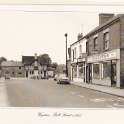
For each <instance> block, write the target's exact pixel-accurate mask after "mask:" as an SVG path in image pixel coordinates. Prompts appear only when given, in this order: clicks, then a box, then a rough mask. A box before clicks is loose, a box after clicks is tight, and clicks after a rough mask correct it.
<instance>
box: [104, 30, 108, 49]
mask: <svg viewBox="0 0 124 124" xmlns="http://www.w3.org/2000/svg"><path fill="white" fill-rule="evenodd" d="M103 40H104V50H108V49H109V32H106V33H104V36H103Z"/></svg>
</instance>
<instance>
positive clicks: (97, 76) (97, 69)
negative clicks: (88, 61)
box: [93, 64, 100, 79]
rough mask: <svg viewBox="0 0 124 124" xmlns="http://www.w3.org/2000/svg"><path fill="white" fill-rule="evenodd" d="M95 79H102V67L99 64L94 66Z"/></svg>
mask: <svg viewBox="0 0 124 124" xmlns="http://www.w3.org/2000/svg"><path fill="white" fill-rule="evenodd" d="M93 78H94V79H99V78H100V66H99V64H93Z"/></svg>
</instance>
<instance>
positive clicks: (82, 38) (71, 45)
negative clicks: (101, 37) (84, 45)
mask: <svg viewBox="0 0 124 124" xmlns="http://www.w3.org/2000/svg"><path fill="white" fill-rule="evenodd" d="M83 39H85V36H84V37H82V38H80V39H79V40H77V41H76V42H74V43H72V44H71V45H70V46H72V45H74V44H76V43H78V42H80V41H81V40H83Z"/></svg>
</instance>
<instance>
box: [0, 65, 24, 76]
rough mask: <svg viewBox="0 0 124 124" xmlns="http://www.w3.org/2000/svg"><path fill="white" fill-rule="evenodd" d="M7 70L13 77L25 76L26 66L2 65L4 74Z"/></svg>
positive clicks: (3, 74)
mask: <svg viewBox="0 0 124 124" xmlns="http://www.w3.org/2000/svg"><path fill="white" fill-rule="evenodd" d="M6 71H8V72H9V74H10V76H11V77H25V72H24V67H21V69H19V67H2V76H5V73H6ZM13 72H14V73H13ZM19 73H21V74H19Z"/></svg>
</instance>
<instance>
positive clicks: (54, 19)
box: [0, 0, 124, 64]
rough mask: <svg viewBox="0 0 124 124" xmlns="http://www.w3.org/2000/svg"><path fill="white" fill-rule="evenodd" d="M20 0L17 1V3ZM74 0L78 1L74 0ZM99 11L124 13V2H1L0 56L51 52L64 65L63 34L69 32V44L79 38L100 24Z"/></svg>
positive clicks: (11, 56)
mask: <svg viewBox="0 0 124 124" xmlns="http://www.w3.org/2000/svg"><path fill="white" fill-rule="evenodd" d="M37 1H38V0H37ZM47 1H48V0H47ZM14 2H15V1H14V0H11V3H14ZM20 2H22V1H19V0H17V1H16V2H15V3H20ZM26 2H27V1H26ZM35 2H36V1H35ZM44 2H45V1H44ZM54 2H55V1H54ZM60 2H61V1H60ZM67 2H68V3H69V1H67ZM71 2H73V3H75V1H74V0H73V1H71ZM105 2H106V0H104V3H105ZM109 2H110V1H109ZM0 3H3V1H2V2H1V1H0ZM6 3H10V1H9V2H7V1H6ZM27 3H31V1H30V0H28V2H27ZM77 3H80V2H79V1H78V2H77ZM85 3H86V2H85ZM93 3H94V2H93ZM81 4H82V3H81ZM105 4H107V2H106V3H105ZM109 4H111V3H109ZM112 4H115V5H116V4H119V2H118V3H117V1H114V2H112ZM99 13H115V14H118V13H124V2H121V5H118V6H112V5H111V6H106V5H105V6H98V5H96V6H95V5H93V6H86V5H85V6H83V5H77V6H75V5H69V4H68V5H66V6H63V5H30V4H28V5H5V4H4V5H0V42H1V45H0V56H4V57H6V58H7V59H8V60H15V61H21V57H22V55H29V56H30V55H34V53H37V54H38V55H39V54H43V53H48V54H49V55H50V57H51V59H52V61H53V62H57V63H59V64H63V63H65V37H64V34H65V33H68V47H69V46H70V44H72V43H73V42H75V41H77V35H78V33H83V34H84V35H85V34H86V33H88V32H89V31H91V30H92V29H93V28H95V27H96V26H98V14H99Z"/></svg>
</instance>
